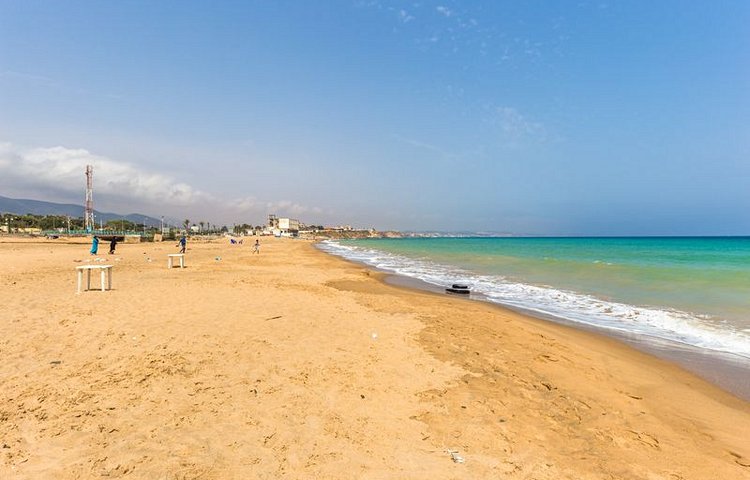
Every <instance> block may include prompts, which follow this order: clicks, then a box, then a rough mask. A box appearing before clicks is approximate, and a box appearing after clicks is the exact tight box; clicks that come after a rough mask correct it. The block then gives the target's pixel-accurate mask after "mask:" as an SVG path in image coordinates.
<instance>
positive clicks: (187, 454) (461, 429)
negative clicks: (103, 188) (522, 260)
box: [0, 237, 750, 480]
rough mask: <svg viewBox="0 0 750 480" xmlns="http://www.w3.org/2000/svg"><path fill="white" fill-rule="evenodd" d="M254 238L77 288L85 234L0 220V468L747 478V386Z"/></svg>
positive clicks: (123, 473) (129, 260)
mask: <svg viewBox="0 0 750 480" xmlns="http://www.w3.org/2000/svg"><path fill="white" fill-rule="evenodd" d="M261 242H262V248H261V254H260V255H253V254H252V248H251V242H250V241H245V242H244V245H241V246H238V245H229V244H228V241H225V240H222V241H214V242H207V243H200V242H197V241H191V242H189V243H188V253H187V256H186V262H187V268H185V269H179V268H174V269H171V270H168V269H167V254H168V253H176V251H177V249H176V248H175V246H174V242H171V243H170V242H165V243H144V244H121V245H119V246H118V254H117V255H114V256H110V255H106V248H102V247H106V245H104V244H103V245H102V246H101V247H100V253H102V252H104V253H105V254H104V255H100V257H101V258H103V259H104V262H103V263H106V264H111V265H114V272H113V287H114V288H113V289H112V290H111V291H107V292H101V291H96V290H94V291H88V292H83V293H82V294H80V295H76V293H75V290H76V283H75V281H76V278H75V267H76V266H79V265H84V264H87V263H91V264H96V263H98V262H95V261H94V257H92V256H90V255H89V254H88V244H84V243H79V244H75V243H67V242H66V241H65V240H64V239H58V240H36V241H29V240H22V239H12V238H4V239H0V308H2V311H3V314H2V316H1V318H2V319H3V321H2V322H0V355H1V357H2V360H3V361H2V364H0V443H2V445H1V447H2V448H0V454H1V455H2V461H0V478H14V479H15V478H19V479H25V478H29V479H32V478H34V479H36V478H55V479H69V478H71V479H72V478H120V477H127V478H144V479H193V478H196V479H198V478H200V479H235V478H236V479H245V478H259V479H263V478H267V479H271V478H295V479H296V478H326V479H351V478H370V479H381V478H425V479H428V478H429V479H479V478H518V479H631V478H632V479H649V480H656V479H664V480H678V479H684V480H687V479H717V478H719V479H743V478H749V479H750V442H749V441H748V432H750V404H749V403H748V402H746V401H743V400H740V399H738V398H736V397H734V396H732V395H730V394H729V393H726V392H725V391H723V390H721V389H719V388H718V387H715V386H713V385H711V384H709V383H707V382H706V381H704V380H702V379H700V378H698V377H696V376H695V375H693V374H691V373H688V372H686V371H684V370H682V369H681V368H679V367H677V366H675V365H673V364H671V363H668V362H666V361H663V360H660V359H657V358H655V357H652V356H649V355H647V354H645V353H641V352H638V351H636V350H634V349H632V348H630V347H627V346H625V345H624V344H621V343H619V342H617V341H615V340H612V339H609V338H606V337H602V336H599V335H596V334H592V333H589V332H584V331H580V330H576V329H573V328H569V327H565V326H561V325H556V324H552V323H549V322H545V321H542V320H536V319H533V318H530V317H526V316H523V315H521V314H519V313H516V312H512V311H509V310H504V309H502V308H498V307H496V306H493V305H488V304H483V303H480V302H472V301H469V300H464V299H460V298H454V297H448V296H446V295H441V294H434V293H430V292H421V291H417V290H412V289H407V288H401V287H396V286H392V285H388V284H386V283H385V282H383V281H382V280H383V279H382V275H381V274H379V273H376V272H374V271H371V270H369V269H367V268H364V267H362V266H359V265H356V264H353V263H348V262H346V261H343V260H341V259H338V258H335V257H333V256H329V255H327V254H325V253H323V252H320V251H318V250H317V249H316V248H315V247H314V246H313V244H312V243H310V242H306V241H301V240H288V239H273V238H267V237H264V238H262V239H261ZM94 284H95V286H98V279H97V280H96V281H95V282H94ZM449 450H450V451H454V452H456V453H455V459H457V460H458V459H459V457H460V459H462V460H463V463H461V462H456V461H454V460H453V458H452V457H451V454H450V453H449Z"/></svg>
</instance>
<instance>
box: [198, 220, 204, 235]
mask: <svg viewBox="0 0 750 480" xmlns="http://www.w3.org/2000/svg"><path fill="white" fill-rule="evenodd" d="M205 224H206V222H204V221H203V220H201V221H200V222H198V225H200V226H201V233H203V225H205Z"/></svg>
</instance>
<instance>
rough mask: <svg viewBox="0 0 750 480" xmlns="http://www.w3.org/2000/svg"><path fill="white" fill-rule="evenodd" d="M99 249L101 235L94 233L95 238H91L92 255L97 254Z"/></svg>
mask: <svg viewBox="0 0 750 480" xmlns="http://www.w3.org/2000/svg"><path fill="white" fill-rule="evenodd" d="M98 251H99V237H97V236H96V235H94V238H93V239H92V240H91V255H96V252H98Z"/></svg>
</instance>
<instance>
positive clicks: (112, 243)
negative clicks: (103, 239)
mask: <svg viewBox="0 0 750 480" xmlns="http://www.w3.org/2000/svg"><path fill="white" fill-rule="evenodd" d="M115 248H117V237H112V240H110V242H109V254H110V255H114V254H115Z"/></svg>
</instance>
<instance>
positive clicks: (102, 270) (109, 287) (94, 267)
mask: <svg viewBox="0 0 750 480" xmlns="http://www.w3.org/2000/svg"><path fill="white" fill-rule="evenodd" d="M84 270H86V290H91V270H99V272H100V273H101V286H102V292H103V291H104V290H112V265H81V266H80V267H76V272H77V273H78V289H77V290H76V293H81V283H82V280H83V271H84ZM105 272H106V280H107V281H106V282H105ZM105 286H106V287H107V288H105Z"/></svg>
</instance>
